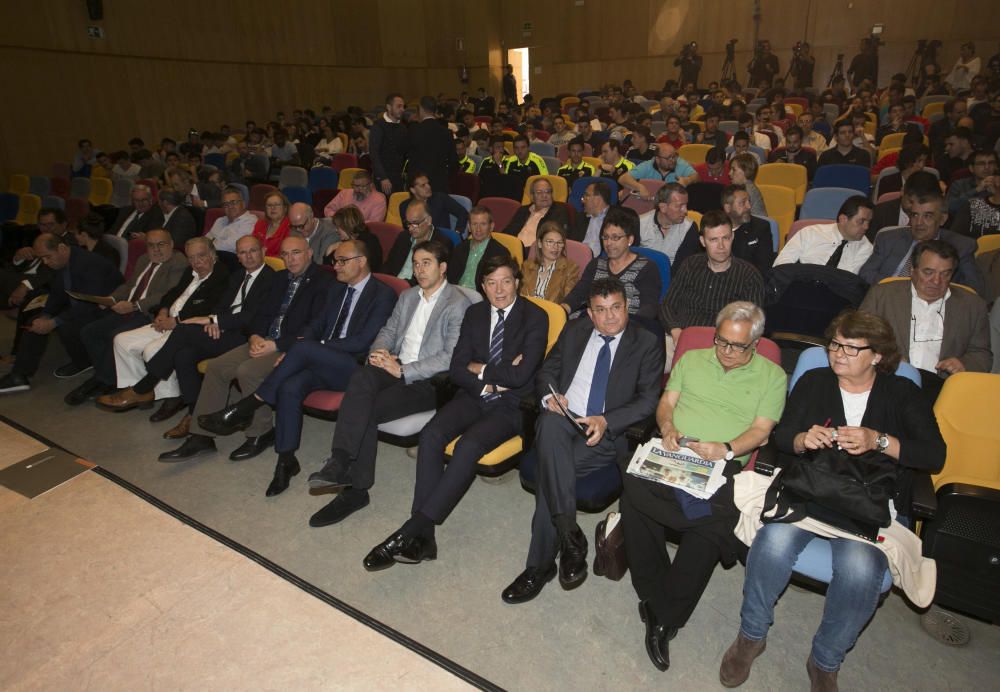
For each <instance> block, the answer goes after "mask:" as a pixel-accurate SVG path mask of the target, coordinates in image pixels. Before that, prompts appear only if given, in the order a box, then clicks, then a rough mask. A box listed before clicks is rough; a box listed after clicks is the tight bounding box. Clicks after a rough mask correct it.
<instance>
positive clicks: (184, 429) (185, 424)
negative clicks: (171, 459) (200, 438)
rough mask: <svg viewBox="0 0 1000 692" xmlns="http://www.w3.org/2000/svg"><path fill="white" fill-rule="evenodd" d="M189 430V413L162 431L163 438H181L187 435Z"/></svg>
mask: <svg viewBox="0 0 1000 692" xmlns="http://www.w3.org/2000/svg"><path fill="white" fill-rule="evenodd" d="M190 430H191V414H190V413H189V414H187V415H186V416H184V417H183V418H181V422H180V423H178V424H177V425H175V426H174V427H172V428H170V430H168V431H167V432H165V433H163V439H164V440H181V439H184V438H185V437H187V436H188V432H190Z"/></svg>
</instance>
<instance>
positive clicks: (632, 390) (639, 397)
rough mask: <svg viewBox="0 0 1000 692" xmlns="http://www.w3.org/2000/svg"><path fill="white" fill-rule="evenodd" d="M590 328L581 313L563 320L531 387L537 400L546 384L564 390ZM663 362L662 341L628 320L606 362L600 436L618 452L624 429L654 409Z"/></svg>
mask: <svg viewBox="0 0 1000 692" xmlns="http://www.w3.org/2000/svg"><path fill="white" fill-rule="evenodd" d="M593 331H594V325H593V323H592V322H591V321H590V319H588V318H586V317H581V318H579V319H575V320H570V321H569V322H568V323H567V324H566V327H565V329H563V331H562V334H560V335H559V340H558V341H557V342H556V345H555V346H553V347H552V350H551V351H550V352H549V355H548V357H547V358H546V359H545V363H544V364H543V365H542V370H541V372H539V373H538V377H537V378H536V387H535V388H536V393H537V394H538V396H539V398H542V397H545V396H546V395H548V394H549V393H550V392H549V385H550V384H551V385H552V387H553V388H554V389H555V390H556V391H557V392H559V393H561V394H565V393H566V392H568V391H569V388H570V385H571V384H572V383H573V377H574V375H575V374H576V369H577V366H578V365H579V364H580V359H581V358H582V357H583V352H584V350H585V349H586V347H587V341H588V340H589V339H590V335H591V333H592V332H593ZM663 365H664V354H663V339H662V338H657V337H655V336H653V333H652V332H650V331H648V330H646V329H643V328H642V327H641V326H640V325H639V324H637V323H636V322H633V321H630V322H629V323H628V325H627V326H626V327H625V331H624V332H623V334H622V338H621V343H620V344H619V345H618V349H617V350H616V351H615V358H614V360H613V361H612V363H611V373H610V377H609V379H608V390H607V394H606V396H605V400H604V418H605V420H607V422H608V429H607V431H606V432H605V435H607V436H608V439H610V440H614V441H615V444H616V445H618V446H619V451H624V448H625V438H624V436H623V433H624V432H625V430H626V429H627V428H628V427H629V426H630V425H632V424H634V423H637V422H638V421H641V420H643V419H644V418H647V417H648V416H650V415H652V414H653V412H654V411H655V410H656V404H657V402H658V401H659V399H660V378H661V377H662V375H663ZM576 413H582V412H580V411H576Z"/></svg>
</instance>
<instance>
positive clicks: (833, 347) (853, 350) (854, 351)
mask: <svg viewBox="0 0 1000 692" xmlns="http://www.w3.org/2000/svg"><path fill="white" fill-rule="evenodd" d="M840 349H844V355H845V356H847V357H848V358H854V357H855V356H857V355H858V354H859V353H861V352H862V351H870V350H871V349H872V347H871V346H851V345H850V344H842V343H840V342H839V341H835V340H833V339H831V340H830V343H828V344H827V345H826V350H827V351H829V352H830V353H836V352H837V351H839V350H840Z"/></svg>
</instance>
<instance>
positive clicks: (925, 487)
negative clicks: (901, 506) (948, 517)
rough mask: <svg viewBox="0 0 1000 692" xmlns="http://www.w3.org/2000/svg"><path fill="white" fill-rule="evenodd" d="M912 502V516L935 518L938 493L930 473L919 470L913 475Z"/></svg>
mask: <svg viewBox="0 0 1000 692" xmlns="http://www.w3.org/2000/svg"><path fill="white" fill-rule="evenodd" d="M912 479H913V484H912V487H911V492H912V503H911V505H910V516H911V517H913V518H914V519H933V518H934V515H935V514H936V513H937V495H935V494H934V483H933V482H932V481H931V476H930V474H929V473H926V472H923V471H917V472H914V473H913V476H912Z"/></svg>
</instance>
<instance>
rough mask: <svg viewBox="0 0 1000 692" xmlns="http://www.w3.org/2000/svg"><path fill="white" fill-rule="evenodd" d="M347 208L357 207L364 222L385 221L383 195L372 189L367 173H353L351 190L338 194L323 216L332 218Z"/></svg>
mask: <svg viewBox="0 0 1000 692" xmlns="http://www.w3.org/2000/svg"><path fill="white" fill-rule="evenodd" d="M348 206H354V207H357V208H358V209H359V210H360V211H361V215H362V216H363V217H365V221H366V222H369V221H385V207H386V203H385V195H383V194H382V193H381V192H379V191H378V190H376V189H374V186H373V185H372V176H371V173H369V172H368V171H358V172H357V173H355V174H354V180H353V182H352V183H351V189H350V190H341V191H340V192H338V193H337V196H336V197H334V198H333V199H331V200H330V203H329V204H327V205H326V206H325V207H324V208H323V216H325V217H326V218H328V219H329V218H332V217H333V215H334V214H336V213H337V212H338V211H340V210H341V209H343V208H344V207H348ZM321 256H322V255H321Z"/></svg>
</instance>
